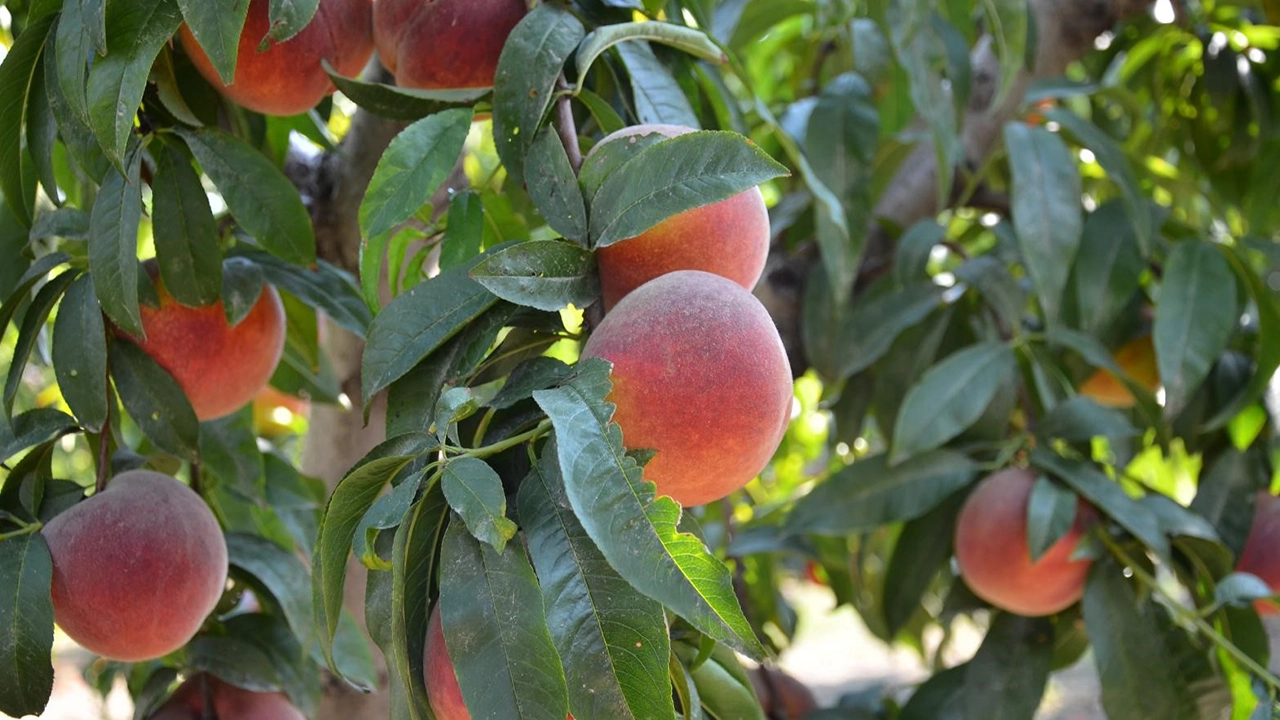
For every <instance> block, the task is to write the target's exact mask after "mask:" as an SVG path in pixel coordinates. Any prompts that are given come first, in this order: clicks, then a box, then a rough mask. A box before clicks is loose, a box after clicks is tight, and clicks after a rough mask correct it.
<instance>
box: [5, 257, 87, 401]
mask: <svg viewBox="0 0 1280 720" xmlns="http://www.w3.org/2000/svg"><path fill="white" fill-rule="evenodd" d="M77 275H79V272H78V271H76V270H66V271H64V272H63V273H62V274H61V275H58V276H57V277H55V278H54V279H52V280H50V281H49V282H47V283H45V285H44V287H42V288H40V292H38V293H36V296H35V299H33V300H32V301H31V306H30V307H28V308H27V312H26V314H25V315H23V316H22V327H21V328H20V329H19V330H18V340H17V342H16V343H14V345H13V357H12V360H11V362H10V363H9V374H8V377H6V378H5V383H4V416H5V417H9V416H10V415H12V414H13V401H14V399H15V398H16V397H17V395H18V388H19V387H21V386H22V376H23V374H24V372H25V370H26V368H27V360H29V359H30V358H31V351H32V350H34V349H35V346H36V341H37V340H38V339H39V337H40V335H41V333H43V332H44V326H45V323H46V322H48V320H49V314H50V313H52V312H53V306H54V305H56V304H57V303H58V300H59V299H60V298H61V297H62V294H63V293H65V292H66V291H67V287H69V286H70V285H71V283H72V281H73V280H75V279H76V276H77Z"/></svg>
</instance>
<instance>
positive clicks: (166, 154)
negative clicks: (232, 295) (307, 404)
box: [151, 3, 244, 307]
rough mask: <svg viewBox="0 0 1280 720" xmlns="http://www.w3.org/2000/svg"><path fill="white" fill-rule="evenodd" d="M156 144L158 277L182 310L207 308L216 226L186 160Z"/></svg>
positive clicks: (216, 266) (213, 279)
mask: <svg viewBox="0 0 1280 720" xmlns="http://www.w3.org/2000/svg"><path fill="white" fill-rule="evenodd" d="M242 4H244V3H242ZM158 144H159V146H160V147H158V148H157V149H156V151H155V152H154V156H155V158H156V169H155V176H154V179H153V180H152V182H151V191H152V193H153V195H152V198H153V199H152V203H151V207H152V211H151V216H152V223H153V224H154V228H155V231H154V232H153V233H152V234H153V236H154V237H155V243H156V258H157V260H158V262H159V265H160V278H161V279H162V280H164V286H165V289H166V290H168V291H169V293H170V294H171V295H173V297H174V299H176V300H177V301H178V302H180V303H182V304H183V305H188V306H191V307H199V306H201V305H208V304H210V303H212V302H214V301H215V300H217V299H218V297H219V294H220V293H221V291H222V255H221V253H219V252H218V225H217V221H215V220H214V218H213V210H211V209H210V207H209V198H208V196H207V195H206V194H205V190H204V186H203V185H201V184H200V176H199V175H198V174H196V171H195V169H194V168H192V167H191V163H190V161H188V160H187V157H186V156H185V155H183V154H182V153H181V152H180V151H179V150H178V149H177V148H175V147H174V146H173V145H171V144H169V143H167V142H162V143H158Z"/></svg>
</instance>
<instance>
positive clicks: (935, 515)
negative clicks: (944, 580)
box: [882, 495, 961, 637]
mask: <svg viewBox="0 0 1280 720" xmlns="http://www.w3.org/2000/svg"><path fill="white" fill-rule="evenodd" d="M960 501H961V497H960V495H953V496H952V497H950V498H948V499H947V500H945V501H944V502H943V503H942V504H940V505H938V506H937V507H935V508H934V509H933V510H930V511H929V512H927V513H925V514H924V515H921V516H920V517H918V518H916V519H914V520H910V521H908V522H907V523H906V524H905V525H903V526H902V533H901V534H900V535H898V541H897V543H895V544H894V546H893V555H892V556H890V558H889V566H888V569H887V570H886V571H885V578H884V594H883V597H884V600H883V602H882V607H883V608H884V622H885V626H886V630H887V631H888V635H889V636H890V637H895V636H897V634H898V633H899V632H900V631H901V630H902V629H903V628H904V627H906V626H907V624H908V623H909V622H910V621H911V617H912V616H913V615H915V613H916V609H917V608H919V607H920V600H921V598H922V597H923V596H924V594H925V592H926V591H927V590H928V589H929V586H930V584H932V583H933V579H934V578H935V577H936V576H937V575H938V571H939V570H941V569H942V568H943V567H945V566H946V563H947V561H948V560H949V559H950V558H951V543H952V539H953V538H954V537H955V522H956V513H957V511H958V510H959V508H960Z"/></svg>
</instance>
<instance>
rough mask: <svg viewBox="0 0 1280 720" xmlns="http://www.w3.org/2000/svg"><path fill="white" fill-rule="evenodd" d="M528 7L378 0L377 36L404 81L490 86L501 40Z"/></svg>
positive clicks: (437, 86) (486, 1) (505, 0)
mask: <svg viewBox="0 0 1280 720" xmlns="http://www.w3.org/2000/svg"><path fill="white" fill-rule="evenodd" d="M527 10H528V8H527V5H526V3H525V0H378V1H377V2H375V3H374V5H373V39H374V43H375V44H376V45H377V48H378V58H379V59H381V60H382V64H383V65H385V66H386V68H387V69H388V70H390V71H391V72H392V73H394V74H395V76H396V84H397V85H400V86H401V87H408V88H419V89H422V90H442V89H455V88H456V89H469V88H484V87H490V86H492V85H493V76H494V74H495V72H496V71H497V69H498V57H499V56H500V55H501V54H502V46H503V44H505V43H506V41H507V36H508V35H510V34H511V30H512V29H513V28H515V26H516V25H517V24H518V23H519V22H520V20H521V19H522V18H523V17H524V16H525V13H526V12H527Z"/></svg>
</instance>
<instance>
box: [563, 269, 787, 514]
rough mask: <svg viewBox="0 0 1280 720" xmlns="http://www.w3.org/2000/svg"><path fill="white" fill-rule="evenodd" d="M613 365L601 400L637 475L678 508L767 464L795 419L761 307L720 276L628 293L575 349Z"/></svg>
mask: <svg viewBox="0 0 1280 720" xmlns="http://www.w3.org/2000/svg"><path fill="white" fill-rule="evenodd" d="M582 356H583V357H584V358H591V357H598V358H604V359H605V360H608V361H610V362H612V363H613V374H612V379H613V390H612V392H611V393H610V394H609V401H610V402H612V403H613V404H614V405H616V406H617V410H616V412H615V413H614V417H613V419H614V420H615V421H616V422H617V423H618V425H619V426H620V427H621V428H622V440H623V442H624V443H625V444H626V446H627V448H629V449H639V448H650V449H653V450H656V451H657V455H656V456H655V457H654V458H653V459H652V460H651V461H650V462H649V464H648V465H647V466H646V467H645V469H644V476H645V478H646V479H647V480H651V481H653V482H654V483H656V484H657V489H658V492H659V493H660V494H663V495H669V496H671V497H672V498H674V499H676V500H678V501H679V502H681V503H682V504H685V505H700V504H703V503H707V502H711V501H712V500H718V499H720V498H722V497H725V496H726V495H728V494H729V493H731V492H733V491H734V490H738V489H739V488H741V487H742V486H744V485H746V484H747V483H748V482H750V481H751V479H752V478H753V477H755V476H756V475H757V474H758V473H759V472H760V471H761V470H763V469H764V467H765V466H766V465H767V464H768V463H769V459H770V458H771V457H772V456H773V452H774V450H776V449H777V447H778V443H779V442H781V441H782V436H783V433H784V432H785V431H786V428H787V422H788V420H789V419H790V416H791V403H792V393H793V390H792V384H791V368H790V366H789V364H788V362H787V355H786V352H785V351H784V350H783V347H782V340H781V339H779V337H778V331H777V328H775V327H774V324H773V320H772V319H771V318H770V317H769V313H768V312H766V311H765V309H764V306H763V305H761V304H760V301H759V300H757V299H756V298H755V297H754V296H753V295H752V294H751V293H749V292H747V291H746V290H744V289H742V287H741V286H739V285H737V284H736V283H734V282H733V281H732V280H728V279H726V278H723V277H721V276H719V275H714V274H711V273H707V272H702V271H699V270H681V271H678V272H673V273H668V274H666V275H663V276H662V277H660V278H658V279H656V280H652V281H650V282H648V283H645V284H644V285H642V286H640V287H639V288H638V289H636V291H635V292H633V293H631V294H629V295H627V296H626V297H625V298H623V299H622V301H621V302H619V303H618V304H617V306H615V307H614V308H613V310H612V311H611V312H610V313H609V314H608V315H606V316H605V318H604V321H603V322H601V323H600V325H599V327H597V328H596V330H595V332H594V333H593V334H592V335H591V338H590V339H589V340H588V341H587V343H586V346H585V347H584V348H583V351H582Z"/></svg>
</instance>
